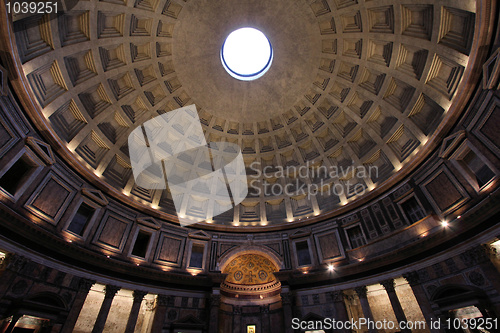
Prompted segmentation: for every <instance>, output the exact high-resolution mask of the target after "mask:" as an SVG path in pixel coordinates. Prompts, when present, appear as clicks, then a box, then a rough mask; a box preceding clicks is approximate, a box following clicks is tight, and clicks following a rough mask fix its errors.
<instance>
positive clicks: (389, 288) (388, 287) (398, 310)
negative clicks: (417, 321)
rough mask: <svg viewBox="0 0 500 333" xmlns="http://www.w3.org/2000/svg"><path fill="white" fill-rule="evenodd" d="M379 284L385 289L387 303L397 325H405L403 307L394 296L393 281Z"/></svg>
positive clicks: (407, 332)
mask: <svg viewBox="0 0 500 333" xmlns="http://www.w3.org/2000/svg"><path fill="white" fill-rule="evenodd" d="M380 284H381V285H382V286H383V287H384V288H385V291H386V292H387V295H388V296H389V301H390V302H391V306H392V310H393V311H394V314H395V315H396V320H397V321H398V323H401V322H404V323H407V322H408V320H407V319H406V315H405V312H404V310H403V307H402V306H401V303H400V302H399V298H398V295H397V294H396V289H395V283H394V279H388V280H384V281H381V282H380ZM401 332H403V333H409V332H411V330H409V329H401Z"/></svg>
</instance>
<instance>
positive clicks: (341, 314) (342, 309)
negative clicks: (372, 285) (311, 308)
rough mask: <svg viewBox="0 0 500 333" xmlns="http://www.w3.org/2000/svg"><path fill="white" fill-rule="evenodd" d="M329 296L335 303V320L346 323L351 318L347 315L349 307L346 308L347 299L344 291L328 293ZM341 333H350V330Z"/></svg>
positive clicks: (343, 330)
mask: <svg viewBox="0 0 500 333" xmlns="http://www.w3.org/2000/svg"><path fill="white" fill-rule="evenodd" d="M328 295H329V296H330V298H331V300H332V303H333V310H334V317H335V320H336V321H339V322H344V323H345V322H347V321H348V320H349V319H350V318H349V315H348V314H347V307H346V306H345V302H344V297H345V295H344V292H343V291H342V290H335V291H330V292H328ZM339 331H340V332H349V330H346V329H342V330H339Z"/></svg>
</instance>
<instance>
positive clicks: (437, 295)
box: [431, 284, 486, 303]
mask: <svg viewBox="0 0 500 333" xmlns="http://www.w3.org/2000/svg"><path fill="white" fill-rule="evenodd" d="M456 297H461V298H467V299H470V298H473V299H478V298H480V299H483V298H486V295H485V294H484V292H483V291H482V290H481V289H479V288H476V287H472V286H467V285H461V284H447V285H444V286H441V287H439V288H437V289H436V290H435V291H434V292H433V293H432V295H431V300H432V301H433V302H436V303H439V302H442V301H445V300H447V299H450V298H456Z"/></svg>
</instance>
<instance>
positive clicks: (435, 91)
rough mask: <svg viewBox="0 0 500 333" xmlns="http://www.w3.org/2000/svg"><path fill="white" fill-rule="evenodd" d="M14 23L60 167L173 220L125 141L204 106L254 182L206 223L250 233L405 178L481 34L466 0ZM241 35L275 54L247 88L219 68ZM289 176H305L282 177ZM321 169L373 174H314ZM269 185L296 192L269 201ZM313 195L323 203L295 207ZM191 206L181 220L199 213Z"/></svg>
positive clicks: (92, 8)
mask: <svg viewBox="0 0 500 333" xmlns="http://www.w3.org/2000/svg"><path fill="white" fill-rule="evenodd" d="M14 21H15V22H14V28H15V31H16V32H15V35H16V43H17V48H18V52H19V57H20V59H21V62H22V66H23V70H24V73H25V74H26V76H27V79H28V82H29V84H30V86H29V89H30V90H31V92H30V93H32V94H33V96H35V98H36V100H37V103H38V104H39V107H40V115H41V116H40V118H38V120H39V121H38V122H39V124H38V125H39V127H40V129H42V130H48V131H47V133H48V134H49V136H51V137H52V138H51V139H50V140H55V141H53V143H56V144H58V145H60V149H59V153H60V154H61V156H64V157H65V159H66V160H67V161H68V162H70V163H71V164H73V166H74V167H75V168H78V169H79V170H80V171H81V172H82V173H83V174H87V178H89V179H92V178H93V182H94V183H96V184H97V183H100V186H101V188H105V189H106V191H107V192H109V193H113V194H114V195H115V196H116V197H117V198H118V199H119V200H122V201H124V202H128V203H129V204H131V205H134V206H137V207H142V209H145V210H148V211H152V210H154V211H155V212H156V214H160V215H162V216H163V217H164V218H165V219H169V220H176V216H175V215H176V214H175V208H174V205H173V201H172V199H171V197H170V196H169V192H168V191H161V190H156V191H155V190H148V189H144V188H140V187H138V186H137V185H136V184H135V182H134V179H133V175H132V170H131V165H130V159H129V152H128V146H127V139H128V135H129V134H130V133H131V132H132V130H134V129H135V128H136V127H137V126H139V125H140V124H142V123H144V122H145V121H147V120H149V119H151V118H153V117H155V116H158V115H161V114H164V113H165V112H169V111H171V110H174V109H177V108H179V107H182V106H186V105H190V104H196V107H197V109H198V112H199V116H200V120H201V122H202V126H203V129H204V131H205V135H206V137H207V141H208V142H210V141H226V142H230V143H236V144H238V145H239V146H240V147H241V150H242V153H243V157H244V159H245V163H246V165H247V167H248V175H249V176H248V180H249V183H250V182H252V181H253V183H251V184H250V185H252V186H250V192H249V195H248V197H247V199H246V200H245V201H244V202H243V203H242V204H241V205H239V206H237V207H236V208H235V209H234V210H231V211H229V212H227V213H224V214H221V215H219V216H217V217H215V218H214V221H211V220H210V221H207V222H205V223H214V224H217V223H220V224H234V225H238V226H240V227H241V226H260V225H263V226H265V225H279V224H283V223H290V222H293V221H298V220H299V219H305V218H308V217H311V218H312V217H314V216H316V215H319V214H330V213H331V214H334V212H335V211H339V209H342V207H343V206H345V205H346V204H348V205H347V206H349V205H355V204H356V202H358V201H359V200H355V199H359V198H361V197H363V196H370V193H376V192H377V191H378V190H379V189H380V188H383V187H388V186H390V185H391V182H392V183H393V182H394V181H397V180H398V177H399V178H401V177H403V176H404V175H405V174H407V173H408V171H409V170H410V169H411V168H412V167H414V166H415V165H416V162H418V160H419V158H421V157H422V156H424V155H426V154H428V153H429V151H430V150H431V149H432V148H434V146H435V145H434V142H435V140H436V139H438V136H439V135H440V133H441V131H443V130H444V129H446V128H449V126H450V125H451V123H452V122H453V121H454V119H455V117H454V116H453V115H454V114H456V113H457V112H459V111H460V110H459V107H462V106H463V105H459V104H460V103H459V101H460V94H461V89H460V87H461V85H462V86H465V85H467V84H471V82H468V80H469V77H470V67H471V64H470V61H472V60H474V57H475V53H476V50H475V49H474V38H475V36H476V34H475V31H476V33H477V29H476V30H475V26H476V23H475V2H473V1H456V0H454V1H452V0H444V1H440V2H439V3H433V2H431V1H428V0H424V1H406V2H402V3H401V2H399V1H393V0H388V1H382V0H371V1H362V0H360V1H357V0H329V1H326V0H323V1H321V0H316V1H291V0H273V1H260V0H250V1H231V0H220V1H215V2H214V1H198V0H189V1H181V0H136V1H122V0H108V1H97V0H90V1H83V0H82V1H79V2H78V3H77V5H76V6H75V7H74V8H73V9H72V10H70V11H68V12H67V13H65V14H62V15H60V16H58V17H57V18H54V19H52V20H49V18H48V17H46V16H44V17H34V18H32V19H24V20H19V18H17V17H14ZM246 26H250V27H254V28H257V29H259V30H261V31H262V32H263V33H264V34H266V36H267V37H268V38H269V40H270V41H271V43H272V46H273V50H274V59H273V63H272V66H271V68H270V69H269V71H268V72H267V73H266V74H265V75H264V76H262V77H261V78H259V79H257V80H255V81H251V82H246V81H239V80H236V79H234V78H232V77H231V76H230V75H228V73H226V71H225V70H224V68H223V66H222V65H221V61H220V48H221V46H222V43H223V42H224V39H225V38H226V37H227V35H228V34H229V33H231V32H232V31H234V30H236V29H238V28H241V27H246ZM469 57H470V59H469ZM292 166H296V167H297V166H306V168H307V169H308V170H310V171H309V172H306V175H305V176H299V175H293V174H288V175H285V176H284V177H280V175H274V174H273V172H275V171H279V170H280V169H282V168H286V167H292ZM323 166H324V167H326V168H328V170H331V169H332V168H344V170H349V169H346V168H348V167H351V169H350V170H351V171H353V170H356V171H360V170H366V169H367V168H369V167H377V168H378V172H372V173H370V174H362V173H361V172H347V173H345V174H343V175H339V176H338V177H337V176H334V177H330V176H328V175H326V174H324V173H319V172H314V170H321V169H322V168H321V167H323ZM265 167H268V168H267V169H266V171H267V174H268V175H269V176H268V177H265V176H263V175H260V172H259V171H261V170H262V169H264V168H265ZM323 170H325V169H323ZM266 184H267V185H266ZM273 184H280V187H281V188H287V191H288V192H287V193H276V191H274V192H273V191H271V192H270V191H267V193H266V191H264V189H266V188H267V189H269V188H270V186H271V185H273ZM287 184H291V185H288V186H287ZM312 184H317V185H318V188H319V191H318V193H317V194H315V195H307V194H303V193H301V191H300V187H301V186H305V188H309V189H310V188H314V186H313V185H312ZM357 184H359V185H357ZM383 184H387V185H383ZM356 185H357V186H356ZM382 185H383V186H382ZM266 186H267V187H266ZM276 188H277V187H276ZM334 188H335V190H333V189H334ZM295 190H297V191H295ZM259 192H260V193H259ZM289 192H293V193H289ZM184 200H185V205H184V207H185V210H184V211H183V214H185V215H187V216H189V215H190V214H192V212H194V211H199V208H200V207H202V206H203V203H202V202H199V201H197V198H196V197H189V198H184ZM193 214H194V213H193Z"/></svg>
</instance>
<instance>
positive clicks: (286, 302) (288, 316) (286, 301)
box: [281, 292, 293, 333]
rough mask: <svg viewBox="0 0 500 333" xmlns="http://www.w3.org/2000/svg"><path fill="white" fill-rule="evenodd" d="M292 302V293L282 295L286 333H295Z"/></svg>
mask: <svg viewBox="0 0 500 333" xmlns="http://www.w3.org/2000/svg"><path fill="white" fill-rule="evenodd" d="M292 300H293V295H292V293H291V292H285V293H282V294H281V304H282V307H283V322H284V325H285V326H284V327H285V333H293V329H292V319H293V314H292Z"/></svg>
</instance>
